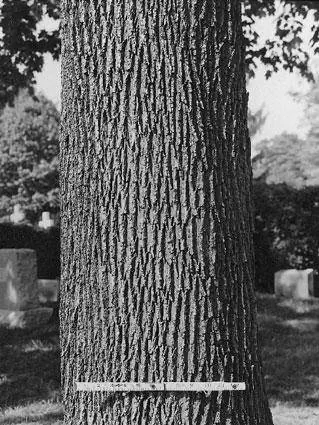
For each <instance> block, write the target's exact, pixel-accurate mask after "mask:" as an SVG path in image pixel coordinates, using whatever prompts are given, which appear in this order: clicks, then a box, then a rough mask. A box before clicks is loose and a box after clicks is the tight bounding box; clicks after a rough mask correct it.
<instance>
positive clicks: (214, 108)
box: [60, 0, 272, 425]
mask: <svg viewBox="0 0 319 425" xmlns="http://www.w3.org/2000/svg"><path fill="white" fill-rule="evenodd" d="M62 9H63V22H62V131H61V199H62V201H61V209H62V213H61V216H62V224H61V225H62V282H61V312H60V321H61V350H62V382H63V394H64V403H65V422H66V424H114V425H117V424H134V425H135V424H136V425H142V424H145V425H146V424H147V425H149V424H160V425H164V424H165V425H166V424H198V425H208V424H231V425H237V424H242V425H250V424H262V425H270V424H272V419H271V414H270V410H269V407H268V403H267V399H266V395H265V390H264V383H263V377H262V369H261V362H260V355H259V351H258V344H257V326H256V301H255V295H254V290H253V280H254V270H253V247H252V208H251V165H250V141H249V136H248V131H247V97H248V96H247V93H246V88H245V64H244V55H245V49H244V41H243V35H242V28H241V11H240V1H239V0H174V1H173V0H162V1H155V0H150V1H145V0H135V1H132V0H127V1H126V0H125V1H124V0H116V1H115V0H108V1H97V0H95V1H93V0H91V1H84V0H64V1H63V6H62ZM219 380H224V381H239V382H241V381H243V382H245V383H246V385H247V389H246V391H244V392H239V391H238V392H237V391H235V392H223V393H214V392H212V393H209V394H206V395H205V394H203V393H187V392H181V393H166V392H164V393H155V392H154V393H152V392H147V393H138V392H136V393H113V394H111V393H102V392H100V393H87V392H77V391H76V390H75V382H77V381H91V382H104V381H114V382H123V381H129V382H162V381H219Z"/></svg>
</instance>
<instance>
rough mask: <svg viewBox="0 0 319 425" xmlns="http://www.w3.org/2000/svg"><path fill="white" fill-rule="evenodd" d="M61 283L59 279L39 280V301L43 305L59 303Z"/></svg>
mask: <svg viewBox="0 0 319 425" xmlns="http://www.w3.org/2000/svg"><path fill="white" fill-rule="evenodd" d="M59 289H60V282H59V280H57V279H54V280H53V279H38V291H39V300H40V303H41V304H51V303H56V302H57V301H58V296H59Z"/></svg>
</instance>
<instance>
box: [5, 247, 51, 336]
mask: <svg viewBox="0 0 319 425" xmlns="http://www.w3.org/2000/svg"><path fill="white" fill-rule="evenodd" d="M51 314H52V308H45V307H41V305H40V302H39V292H38V283H37V261H36V253H35V251H34V250H32V249H0V324H2V325H6V326H9V327H19V328H25V327H27V328H29V327H36V326H39V325H41V324H44V323H46V322H47V321H48V319H49V318H50V316H51Z"/></svg>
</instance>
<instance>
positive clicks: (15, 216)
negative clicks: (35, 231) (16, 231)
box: [10, 204, 25, 223]
mask: <svg viewBox="0 0 319 425" xmlns="http://www.w3.org/2000/svg"><path fill="white" fill-rule="evenodd" d="M24 219H25V213H24V211H23V210H22V208H21V205H20V204H16V205H15V206H14V207H13V213H12V214H11V215H10V220H11V221H12V222H13V223H20V222H21V221H23V220H24Z"/></svg>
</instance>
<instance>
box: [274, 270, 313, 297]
mask: <svg viewBox="0 0 319 425" xmlns="http://www.w3.org/2000/svg"><path fill="white" fill-rule="evenodd" d="M275 294H276V295H278V296H283V297H287V298H301V299H305V298H309V297H311V296H314V285H313V269H306V270H295V269H288V270H280V271H278V272H276V273H275Z"/></svg>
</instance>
